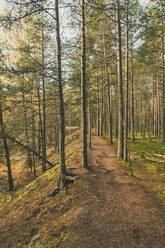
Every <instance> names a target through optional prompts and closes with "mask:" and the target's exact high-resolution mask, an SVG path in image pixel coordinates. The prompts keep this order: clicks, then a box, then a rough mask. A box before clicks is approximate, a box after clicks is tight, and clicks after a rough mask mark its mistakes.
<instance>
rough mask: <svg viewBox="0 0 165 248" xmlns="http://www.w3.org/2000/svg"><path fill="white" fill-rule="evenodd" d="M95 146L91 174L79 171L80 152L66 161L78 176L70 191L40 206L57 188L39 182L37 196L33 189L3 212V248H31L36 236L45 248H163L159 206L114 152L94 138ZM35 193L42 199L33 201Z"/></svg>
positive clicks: (0, 240) (0, 246)
mask: <svg viewBox="0 0 165 248" xmlns="http://www.w3.org/2000/svg"><path fill="white" fill-rule="evenodd" d="M92 142H93V148H92V150H91V151H90V152H89V164H90V167H91V170H85V169H80V168H79V167H78V166H79V165H80V156H79V155H78V154H79V153H76V152H75V154H77V156H78V157H77V158H76V159H75V155H74V156H72V157H74V163H71V160H70V162H68V163H69V167H70V171H71V172H73V173H76V174H78V175H79V177H78V178H77V180H75V182H74V184H73V185H70V186H69V189H68V192H65V191H64V190H62V191H61V192H60V194H58V195H57V196H56V197H54V198H47V199H46V201H44V202H43V204H41V205H40V204H39V203H40V202H41V198H43V197H44V196H45V195H47V194H49V193H50V192H51V191H52V189H53V188H54V184H52V185H50V186H49V187H47V182H45V181H44V182H41V181H39V185H38V187H37V189H38V188H39V189H38V191H37V189H33V188H31V189H30V191H29V195H28V196H27V197H28V198H27V201H26V202H22V203H21V206H17V205H16V204H15V205H14V207H13V209H11V207H10V206H9V207H10V208H9V209H8V208H6V209H5V211H4V212H3V214H4V216H0V248H9V247H10V248H24V247H28V246H27V245H28V244H29V242H30V240H31V239H32V237H34V236H35V235H36V234H39V236H40V237H41V243H40V244H44V245H45V247H46V248H56V247H60V248H100V247H101V248H120V247H121V248H136V247H137V248H143V247H144V248H164V247H165V218H164V209H163V207H162V206H161V204H160V203H159V202H158V200H157V199H156V198H153V196H152V195H151V194H148V192H146V191H144V189H143V188H142V187H141V186H140V185H138V184H137V183H136V181H135V180H134V179H132V178H130V177H129V176H128V174H127V171H126V170H125V169H124V168H122V167H121V165H120V164H119V163H118V161H117V158H116V152H115V150H114V148H113V147H110V146H108V145H107V143H106V141H105V140H103V139H101V138H99V137H96V136H94V137H93V141H92ZM79 144H80V143H79V141H76V142H75V143H74V144H72V145H71V147H70V148H69V147H68V148H67V149H68V151H69V149H71V148H72V149H75V151H76V149H78V151H79V150H80V145H79ZM70 151H71V150H70ZM72 152H73V151H72ZM68 153H69V152H68ZM68 161H69V160H68ZM41 183H42V184H41ZM46 187H47V188H46ZM44 188H46V189H47V192H45V190H44ZM37 194H41V196H40V197H39V198H36V199H35V198H34V196H36V195H37ZM31 199H32V200H31ZM19 204H20V202H19ZM5 214H6V215H5ZM25 245H26V246H25ZM35 247H37V246H35ZM38 247H39V246H38Z"/></svg>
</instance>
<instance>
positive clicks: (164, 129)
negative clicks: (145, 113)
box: [162, 7, 165, 144]
mask: <svg viewBox="0 0 165 248" xmlns="http://www.w3.org/2000/svg"><path fill="white" fill-rule="evenodd" d="M162 8H163V7H162ZM162 87H163V92H162V98H163V99H162V142H163V144H165V75H164V17H163V16H162Z"/></svg>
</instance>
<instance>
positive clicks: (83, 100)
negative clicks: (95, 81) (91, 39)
mask: <svg viewBox="0 0 165 248" xmlns="http://www.w3.org/2000/svg"><path fill="white" fill-rule="evenodd" d="M80 5H81V6H80V16H81V107H82V110H81V112H82V141H83V142H82V145H83V150H82V166H83V167H85V168H86V167H88V156H87V111H86V102H87V100H86V98H87V97H86V37H85V1H84V0H81V2H80Z"/></svg>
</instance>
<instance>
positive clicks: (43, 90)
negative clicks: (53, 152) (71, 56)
mask: <svg viewBox="0 0 165 248" xmlns="http://www.w3.org/2000/svg"><path fill="white" fill-rule="evenodd" d="M42 21H43V14H42ZM44 39H45V38H44V23H43V24H42V92H43V106H42V107H43V125H42V157H43V158H44V160H43V161H42V172H44V171H46V163H45V160H46V106H45V104H46V103H45V68H44V66H45V65H44V64H45V50H44Z"/></svg>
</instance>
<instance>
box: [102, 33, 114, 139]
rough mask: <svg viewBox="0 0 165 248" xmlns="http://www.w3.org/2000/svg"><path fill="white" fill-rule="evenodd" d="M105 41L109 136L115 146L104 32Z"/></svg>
mask: <svg viewBox="0 0 165 248" xmlns="http://www.w3.org/2000/svg"><path fill="white" fill-rule="evenodd" d="M103 41H104V61H105V72H106V78H107V95H108V134H109V143H110V144H113V139H112V111H111V93H110V91H111V89H110V77H109V72H108V63H107V46H106V37H105V31H104V32H103Z"/></svg>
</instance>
